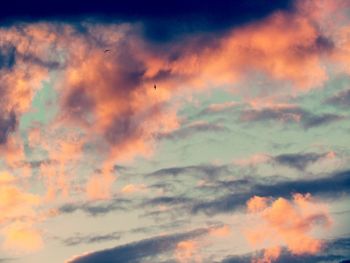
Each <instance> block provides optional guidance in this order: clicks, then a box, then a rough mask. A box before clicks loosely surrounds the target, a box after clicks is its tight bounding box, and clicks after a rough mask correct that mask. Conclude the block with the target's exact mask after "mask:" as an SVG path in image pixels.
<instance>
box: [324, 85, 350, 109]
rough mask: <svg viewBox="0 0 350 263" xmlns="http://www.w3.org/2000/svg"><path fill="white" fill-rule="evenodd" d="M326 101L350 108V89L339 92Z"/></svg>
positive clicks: (336, 105)
mask: <svg viewBox="0 0 350 263" xmlns="http://www.w3.org/2000/svg"><path fill="white" fill-rule="evenodd" d="M326 103H328V104H331V105H333V106H335V107H340V108H349V107H350V89H348V90H344V91H341V92H339V93H338V94H336V95H335V96H333V97H330V98H328V99H327V100H326Z"/></svg>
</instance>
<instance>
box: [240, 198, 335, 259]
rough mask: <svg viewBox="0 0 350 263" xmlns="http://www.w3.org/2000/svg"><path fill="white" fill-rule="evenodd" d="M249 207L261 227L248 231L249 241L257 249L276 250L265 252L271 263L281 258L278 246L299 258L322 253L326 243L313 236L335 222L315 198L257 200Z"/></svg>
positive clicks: (251, 201)
mask: <svg viewBox="0 0 350 263" xmlns="http://www.w3.org/2000/svg"><path fill="white" fill-rule="evenodd" d="M247 206H248V211H249V212H251V213H253V214H254V215H255V216H256V218H257V220H258V222H260V223H257V225H256V226H255V227H251V228H249V229H246V231H245V233H246V237H247V238H248V240H249V241H250V242H251V244H253V245H258V244H264V245H265V246H267V247H272V248H269V249H268V250H267V251H265V254H264V257H266V258H267V262H271V260H273V259H275V258H277V257H278V256H279V253H280V251H279V250H278V249H276V246H278V245H283V246H286V247H287V248H288V250H289V251H290V252H291V253H293V254H297V255H299V254H304V253H309V254H315V253H317V252H319V251H320V250H321V249H322V247H323V243H322V241H321V240H318V239H316V238H314V237H312V235H311V234H310V232H311V230H313V228H315V227H316V226H321V227H328V226H329V225H330V223H331V219H330V216H329V214H328V212H327V208H326V207H325V206H324V205H322V204H319V203H317V202H315V201H314V200H312V198H311V195H309V194H306V195H301V194H295V195H294V196H293V199H292V200H291V201H289V200H287V199H284V198H278V199H276V200H273V201H270V202H268V203H267V200H266V199H261V198H259V197H253V198H252V199H250V200H249V201H248V203H247ZM261 222H262V223H261ZM264 262H265V261H264Z"/></svg>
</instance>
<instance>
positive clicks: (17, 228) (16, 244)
mask: <svg viewBox="0 0 350 263" xmlns="http://www.w3.org/2000/svg"><path fill="white" fill-rule="evenodd" d="M2 232H3V235H4V237H5V240H4V242H3V249H5V250H7V251H15V252H17V253H21V252H34V251H37V250H39V249H40V248H42V247H43V245H44V242H43V239H42V235H41V233H40V232H39V231H38V230H36V229H35V228H33V226H31V225H30V224H26V223H20V222H15V223H11V224H10V225H9V226H8V227H6V228H5V229H3V231H2Z"/></svg>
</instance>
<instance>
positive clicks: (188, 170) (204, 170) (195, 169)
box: [148, 164, 230, 177]
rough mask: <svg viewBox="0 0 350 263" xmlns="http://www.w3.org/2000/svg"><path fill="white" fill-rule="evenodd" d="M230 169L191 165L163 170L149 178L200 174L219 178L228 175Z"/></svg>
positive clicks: (226, 167) (225, 166) (151, 174)
mask: <svg viewBox="0 0 350 263" xmlns="http://www.w3.org/2000/svg"><path fill="white" fill-rule="evenodd" d="M229 172H230V169H229V167H228V166H227V165H204V164H203V165H191V166H180V167H169V168H163V169H160V170H157V171H154V172H152V173H149V174H148V176H178V175H186V174H194V175H196V174H198V175H203V174H204V175H206V176H207V177H217V176H219V175H221V174H227V173H229Z"/></svg>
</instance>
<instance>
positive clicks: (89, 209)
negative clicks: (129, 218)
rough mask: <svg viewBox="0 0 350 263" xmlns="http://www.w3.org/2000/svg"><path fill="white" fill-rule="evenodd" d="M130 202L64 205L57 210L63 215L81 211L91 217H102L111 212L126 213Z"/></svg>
mask: <svg viewBox="0 0 350 263" xmlns="http://www.w3.org/2000/svg"><path fill="white" fill-rule="evenodd" d="M130 203H131V201H130V200H127V199H113V200H110V201H102V202H93V203H77V204H65V205H63V206H61V207H60V208H59V211H60V212H61V213H63V214H70V213H74V212H76V211H82V212H84V213H87V214H89V215H92V216H99V215H104V214H107V213H110V212H113V211H126V210H128V208H129V205H130Z"/></svg>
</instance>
